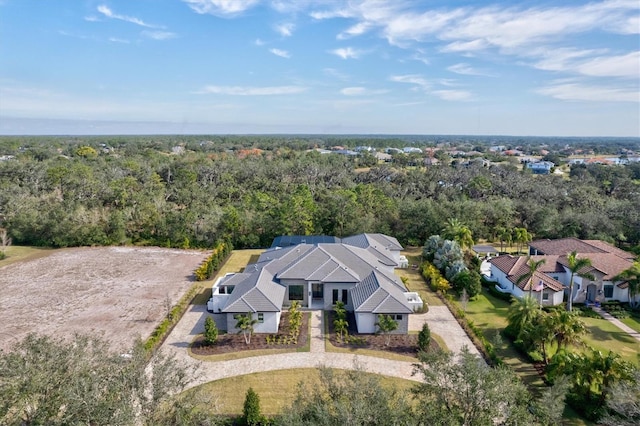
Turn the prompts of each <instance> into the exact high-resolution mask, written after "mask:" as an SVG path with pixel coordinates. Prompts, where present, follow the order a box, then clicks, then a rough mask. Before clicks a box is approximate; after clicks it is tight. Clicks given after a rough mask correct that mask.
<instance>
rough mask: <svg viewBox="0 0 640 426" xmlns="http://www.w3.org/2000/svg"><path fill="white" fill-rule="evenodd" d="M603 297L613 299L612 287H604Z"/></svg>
mask: <svg viewBox="0 0 640 426" xmlns="http://www.w3.org/2000/svg"><path fill="white" fill-rule="evenodd" d="M604 297H607V298H610V297H613V286H612V285H605V286H604Z"/></svg>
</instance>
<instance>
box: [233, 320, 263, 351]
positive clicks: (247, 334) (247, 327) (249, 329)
mask: <svg viewBox="0 0 640 426" xmlns="http://www.w3.org/2000/svg"><path fill="white" fill-rule="evenodd" d="M233 318H234V319H235V320H236V328H237V329H238V334H240V333H242V335H243V336H244V342H245V343H246V344H247V345H248V344H249V343H251V336H252V335H253V326H254V325H256V324H257V323H258V320H257V319H253V313H252V312H247V313H246V314H244V315H242V314H236V315H234V316H233Z"/></svg>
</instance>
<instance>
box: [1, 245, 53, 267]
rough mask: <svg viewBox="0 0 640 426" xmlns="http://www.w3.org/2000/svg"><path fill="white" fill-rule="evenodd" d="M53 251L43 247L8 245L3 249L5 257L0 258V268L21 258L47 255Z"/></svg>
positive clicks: (28, 258) (19, 260) (26, 258)
mask: <svg viewBox="0 0 640 426" xmlns="http://www.w3.org/2000/svg"><path fill="white" fill-rule="evenodd" d="M53 252H54V250H53V249H50V248H45V247H27V246H9V247H7V248H6V249H5V253H6V255H7V257H6V258H5V259H4V260H0V268H2V267H3V266H7V265H10V264H12V263H16V262H21V261H23V260H30V259H37V258H38V257H44V256H49V255H50V254H52V253H53Z"/></svg>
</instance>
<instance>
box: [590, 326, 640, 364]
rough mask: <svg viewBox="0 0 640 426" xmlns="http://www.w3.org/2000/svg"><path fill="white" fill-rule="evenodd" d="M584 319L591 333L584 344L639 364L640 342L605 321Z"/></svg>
mask: <svg viewBox="0 0 640 426" xmlns="http://www.w3.org/2000/svg"><path fill="white" fill-rule="evenodd" d="M582 319H583V320H584V322H585V323H586V325H587V329H588V330H589V333H588V334H587V335H586V336H585V338H584V342H585V343H586V344H587V345H589V346H592V347H593V348H595V349H597V350H599V351H602V352H603V353H606V352H609V351H610V350H611V351H613V352H615V353H617V354H620V356H622V358H623V359H625V360H627V361H630V362H633V363H635V364H638V361H639V360H638V354H639V353H640V342H638V341H637V340H636V339H634V338H633V337H631V336H629V335H628V334H627V333H625V332H624V331H622V330H620V329H619V328H618V327H616V326H615V325H613V324H612V323H610V322H609V321H607V320H605V319H601V318H582ZM636 324H637V323H636Z"/></svg>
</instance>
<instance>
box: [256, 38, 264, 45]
mask: <svg viewBox="0 0 640 426" xmlns="http://www.w3.org/2000/svg"><path fill="white" fill-rule="evenodd" d="M253 44H255V45H256V46H264V45H265V44H266V43H265V42H264V41H262V40H260V39H259V38H257V39H256V40H255V41H254V42H253Z"/></svg>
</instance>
